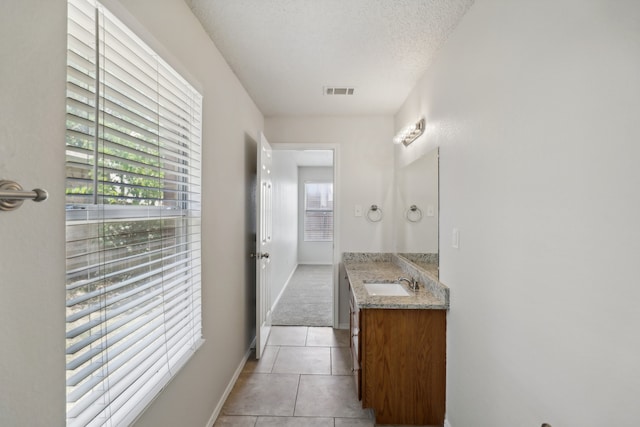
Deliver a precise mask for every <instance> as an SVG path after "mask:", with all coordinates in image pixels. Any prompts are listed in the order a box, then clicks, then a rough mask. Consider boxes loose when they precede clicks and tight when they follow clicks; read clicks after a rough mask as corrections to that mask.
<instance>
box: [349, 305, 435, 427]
mask: <svg viewBox="0 0 640 427" xmlns="http://www.w3.org/2000/svg"><path fill="white" fill-rule="evenodd" d="M351 300H352V301H351V335H352V338H351V349H352V354H353V359H354V365H353V367H354V375H355V377H356V385H357V387H358V397H359V398H360V399H361V400H362V407H363V408H372V409H374V411H375V416H376V423H379V424H414V425H431V426H442V425H443V424H444V412H445V392H446V311H445V310H421V309H376V308H365V309H361V310H358V308H357V305H356V304H355V301H354V299H353V293H351ZM354 338H355V339H354Z"/></svg>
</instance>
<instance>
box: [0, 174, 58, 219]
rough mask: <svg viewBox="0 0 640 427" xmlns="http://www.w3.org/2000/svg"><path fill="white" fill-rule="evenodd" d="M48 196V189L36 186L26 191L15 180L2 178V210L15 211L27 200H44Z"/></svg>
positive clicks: (0, 196)
mask: <svg viewBox="0 0 640 427" xmlns="http://www.w3.org/2000/svg"><path fill="white" fill-rule="evenodd" d="M47 197H49V193H47V191H46V190H42V189H40V188H35V189H33V190H31V191H24V190H23V189H22V186H21V185H20V184H18V183H17V182H15V181H9V180H0V211H13V210H16V209H18V208H19V207H20V206H22V203H23V202H24V201H25V200H33V201H34V202H42V201H44V200H47Z"/></svg>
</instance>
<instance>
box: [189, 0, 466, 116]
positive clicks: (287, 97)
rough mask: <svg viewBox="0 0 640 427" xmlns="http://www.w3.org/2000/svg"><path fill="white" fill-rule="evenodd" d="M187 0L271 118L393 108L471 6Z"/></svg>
mask: <svg viewBox="0 0 640 427" xmlns="http://www.w3.org/2000/svg"><path fill="white" fill-rule="evenodd" d="M185 1H186V2H187V4H188V5H189V6H190V7H191V9H192V10H193V12H194V14H195V15H196V17H198V19H199V20H200V22H202V25H203V27H204V28H205V30H206V31H207V32H208V33H209V35H210V36H211V39H212V40H213V41H214V43H215V44H216V46H217V47H218V49H219V50H220V52H221V53H222V55H223V56H224V57H225V59H226V60H227V62H228V63H229V65H230V66H231V68H232V69H233V71H234V72H235V74H236V75H237V76H238V78H239V79H240V81H241V82H242V84H243V85H244V87H245V88H246V89H247V91H248V92H249V94H250V95H251V97H252V98H253V100H254V101H255V102H256V104H257V105H258V108H260V110H261V111H262V113H263V114H264V115H265V116H277V115H344V114H395V113H396V112H397V111H398V109H399V108H400V106H401V105H402V102H403V101H404V100H405V98H406V97H407V95H408V94H409V92H410V91H411V89H413V87H414V86H415V84H416V82H417V81H418V79H419V78H420V77H421V76H422V75H423V74H424V72H425V71H426V69H427V67H428V66H429V63H430V61H431V60H432V58H433V57H434V55H435V54H436V52H437V50H438V48H439V47H440V46H442V44H443V43H444V42H445V40H446V38H447V36H448V35H449V34H450V33H451V31H452V30H453V29H454V28H455V26H456V25H457V23H458V22H459V21H460V19H461V18H462V16H463V15H464V13H465V12H466V11H467V10H468V8H469V7H470V6H471V4H472V3H473V0H185ZM325 86H341V87H344V86H348V87H354V88H355V94H354V95H352V96H348V95H347V96H345V95H333V96H327V95H324V94H323V87H325Z"/></svg>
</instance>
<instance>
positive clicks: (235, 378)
mask: <svg viewBox="0 0 640 427" xmlns="http://www.w3.org/2000/svg"><path fill="white" fill-rule="evenodd" d="M255 346H256V340H255V338H254V339H253V342H252V343H251V345H250V346H249V348H248V349H247V352H246V353H245V355H244V357H243V358H242V360H241V361H240V364H239V365H238V367H237V368H236V371H235V372H234V373H233V377H231V381H229V384H227V388H225V389H224V393H222V397H221V398H220V400H219V401H218V404H217V405H216V407H215V409H214V410H213V413H212V414H211V417H209V421H207V424H206V425H205V426H204V427H210V426H212V425H213V424H214V423H215V422H216V420H217V419H218V416H220V412H221V411H222V406H223V405H224V402H225V401H226V400H227V397H229V394H231V390H233V386H234V385H236V381H238V377H239V376H240V374H241V373H242V369H244V365H245V364H246V363H247V360H249V356H251V349H253V348H255Z"/></svg>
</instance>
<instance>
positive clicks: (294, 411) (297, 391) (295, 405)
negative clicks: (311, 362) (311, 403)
mask: <svg viewBox="0 0 640 427" xmlns="http://www.w3.org/2000/svg"><path fill="white" fill-rule="evenodd" d="M300 377H302V374H298V386H297V387H296V398H295V400H294V401H293V415H292V416H293V417H295V416H296V408H297V407H298V394H299V393H300Z"/></svg>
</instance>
